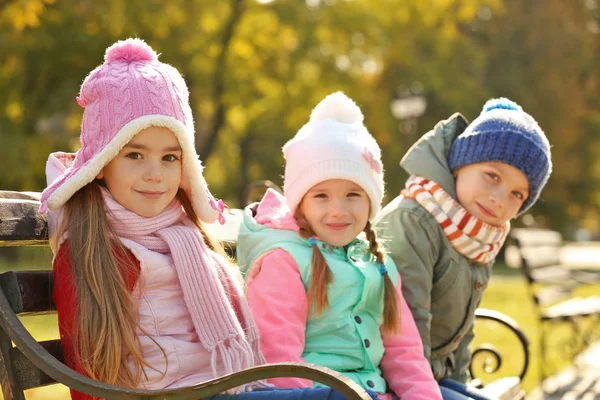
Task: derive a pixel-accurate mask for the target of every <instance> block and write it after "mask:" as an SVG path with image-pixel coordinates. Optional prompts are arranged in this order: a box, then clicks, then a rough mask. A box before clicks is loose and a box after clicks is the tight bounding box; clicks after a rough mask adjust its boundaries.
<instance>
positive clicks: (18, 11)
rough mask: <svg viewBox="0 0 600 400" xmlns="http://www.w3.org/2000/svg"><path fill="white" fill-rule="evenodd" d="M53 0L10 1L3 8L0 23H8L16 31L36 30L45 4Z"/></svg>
mask: <svg viewBox="0 0 600 400" xmlns="http://www.w3.org/2000/svg"><path fill="white" fill-rule="evenodd" d="M52 3H54V0H19V1H11V2H9V3H8V4H7V5H5V6H4V9H3V10H2V15H1V16H0V21H1V22H2V23H8V24H10V25H12V26H13V28H14V29H16V30H17V31H22V30H23V29H25V28H27V27H30V28H37V27H38V26H39V25H40V15H41V14H42V12H43V11H44V8H45V7H46V5H47V4H52Z"/></svg>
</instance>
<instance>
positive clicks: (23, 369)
mask: <svg viewBox="0 0 600 400" xmlns="http://www.w3.org/2000/svg"><path fill="white" fill-rule="evenodd" d="M39 343H40V344H41V345H42V347H43V348H44V349H45V350H46V351H48V352H49V353H50V354H51V355H52V356H53V357H54V358H56V359H57V360H58V361H60V362H62V363H64V355H63V349H62V344H61V342H60V339H55V340H47V341H44V342H39ZM10 353H11V358H12V360H13V366H14V368H15V376H16V378H17V381H18V382H19V387H20V388H21V389H22V390H27V389H31V388H35V387H40V386H47V385H52V384H54V383H56V381H55V380H54V379H52V378H51V377H49V376H48V375H46V374H45V373H44V372H42V371H41V370H40V369H39V368H38V367H36V366H35V364H33V363H32V362H31V361H30V360H29V359H28V358H27V357H26V356H25V355H24V354H23V352H22V351H21V350H20V349H19V348H17V347H13V348H12V349H10Z"/></svg>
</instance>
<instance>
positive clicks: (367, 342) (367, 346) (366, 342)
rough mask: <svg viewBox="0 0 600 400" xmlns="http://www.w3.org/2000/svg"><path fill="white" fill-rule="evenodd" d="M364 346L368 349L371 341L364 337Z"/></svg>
mask: <svg viewBox="0 0 600 400" xmlns="http://www.w3.org/2000/svg"><path fill="white" fill-rule="evenodd" d="M365 347H366V348H367V349H368V348H369V347H371V342H370V341H369V339H365Z"/></svg>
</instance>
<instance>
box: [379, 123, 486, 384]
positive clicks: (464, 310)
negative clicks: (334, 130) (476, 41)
mask: <svg viewBox="0 0 600 400" xmlns="http://www.w3.org/2000/svg"><path fill="white" fill-rule="evenodd" d="M466 127H467V121H466V120H465V119H464V118H463V117H462V116H461V115H460V114H454V115H452V116H451V117H450V118H449V119H447V120H444V121H441V122H439V123H438V124H437V125H436V126H435V128H434V129H433V130H432V131H430V132H428V133H427V134H426V135H424V136H423V137H422V138H421V139H420V140H419V141H418V142H417V143H416V144H415V145H414V146H413V147H412V148H411V149H410V150H409V151H408V153H407V154H406V155H405V156H404V158H403V159H402V161H401V163H400V165H402V167H403V168H404V169H405V170H406V171H407V172H408V173H409V174H411V175H412V174H415V175H420V176H423V177H425V178H426V179H430V180H433V181H435V182H437V183H439V184H440V185H441V186H442V187H443V188H444V190H445V191H446V192H448V194H450V195H451V196H452V197H453V198H454V199H455V200H456V199H457V196H456V189H455V181H454V177H453V176H452V173H451V171H450V169H449V167H448V163H447V156H448V153H449V151H450V147H451V146H452V143H453V142H454V139H455V138H456V137H457V136H458V135H459V134H460V133H462V132H463V131H464V130H465V128H466ZM375 228H376V230H377V232H378V234H379V236H380V237H381V238H383V240H384V241H385V243H386V249H387V250H388V252H389V254H390V255H391V257H392V258H393V259H394V261H395V262H396V265H397V268H398V271H399V272H400V276H401V277H402V282H403V284H402V293H403V295H404V298H405V299H406V301H407V303H408V305H409V307H410V309H411V311H412V314H413V317H414V318H415V322H416V323H417V328H418V329H419V333H420V334H421V339H422V341H423V346H424V350H425V356H426V357H427V358H428V359H429V362H430V364H431V367H432V370H433V375H434V377H435V378H436V379H438V380H439V379H442V378H447V377H449V378H452V379H455V380H458V381H461V382H465V381H466V380H467V378H468V366H469V363H470V360H471V351H470V348H469V345H470V343H471V341H472V339H473V323H474V319H475V310H476V309H477V307H479V304H480V303H481V299H482V297H483V292H484V290H485V289H486V287H487V285H488V282H489V279H490V274H491V270H492V265H493V263H488V264H480V263H476V262H473V261H471V260H469V259H467V258H466V257H464V256H462V255H461V254H459V253H458V252H457V251H456V250H454V248H452V246H451V245H450V242H449V241H448V239H447V238H446V235H445V234H444V232H443V231H442V228H441V227H440V225H439V224H438V223H437V221H436V220H435V219H434V218H433V216H432V215H431V214H430V213H429V212H427V210H425V209H424V208H423V207H421V205H419V203H417V202H416V201H414V200H412V199H407V198H404V197H403V196H398V197H396V198H395V199H394V200H393V201H392V202H391V203H389V204H388V205H387V206H386V207H385V208H384V209H383V210H382V211H381V212H380V214H379V215H378V216H377V218H376V220H375Z"/></svg>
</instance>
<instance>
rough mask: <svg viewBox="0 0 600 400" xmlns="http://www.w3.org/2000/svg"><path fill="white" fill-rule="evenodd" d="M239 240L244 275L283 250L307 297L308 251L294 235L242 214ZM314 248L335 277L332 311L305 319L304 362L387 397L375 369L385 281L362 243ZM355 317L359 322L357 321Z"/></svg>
mask: <svg viewBox="0 0 600 400" xmlns="http://www.w3.org/2000/svg"><path fill="white" fill-rule="evenodd" d="M244 214H245V215H244V220H243V223H242V226H241V228H240V234H239V239H238V263H239V266H240V270H241V271H242V273H244V274H247V273H248V270H249V269H250V268H251V266H252V265H254V262H255V261H256V260H257V259H258V258H259V257H260V256H261V255H263V254H266V253H268V252H270V251H272V250H274V249H283V250H285V251H286V252H287V253H288V254H290V255H291V256H292V257H293V259H294V261H295V262H296V264H297V266H298V270H299V272H300V276H301V279H302V283H303V285H304V288H305V290H306V291H308V286H309V282H310V276H311V259H312V246H311V245H310V244H309V243H308V241H307V240H306V239H303V238H301V237H300V236H299V235H298V233H297V232H294V231H291V230H281V229H271V228H267V227H265V226H263V225H260V224H258V223H257V222H256V221H255V220H254V219H253V218H252V216H251V211H250V209H249V208H247V209H246V210H245V213H244ZM317 243H318V247H319V249H320V250H321V252H322V253H323V255H324V256H325V260H326V262H327V264H328V265H329V268H330V270H331V272H332V274H333V283H332V284H330V285H329V287H328V290H327V295H328V298H329V299H336V301H330V308H329V309H327V310H325V311H323V312H322V313H321V314H320V315H319V316H316V315H315V313H309V317H308V320H307V321H306V333H305V344H304V352H303V354H302V358H303V359H304V360H305V361H306V362H309V363H314V364H318V365H323V366H326V367H329V368H332V369H334V370H337V371H340V372H341V373H342V374H344V375H346V376H348V377H349V378H351V379H353V380H354V381H355V382H357V383H359V384H361V386H363V387H366V388H369V389H372V390H374V391H376V392H379V393H384V392H385V391H386V382H385V380H384V378H383V377H382V374H381V370H380V369H379V364H380V362H381V359H382V357H383V354H384V347H383V340H382V337H381V333H380V331H379V328H380V326H381V325H382V324H383V293H384V290H383V278H382V276H381V273H380V271H379V265H378V264H377V262H376V259H375V257H374V256H373V255H372V254H371V252H370V251H369V243H368V242H367V241H366V240H362V239H355V240H354V241H352V242H351V243H350V244H349V245H348V246H346V247H331V246H329V245H327V244H325V243H324V242H321V241H318V242H317ZM387 268H388V271H389V275H390V278H392V281H393V283H394V285H397V279H398V272H397V270H396V267H395V265H394V263H393V261H392V260H389V259H388V262H387ZM356 317H358V318H359V319H358V321H360V322H358V323H357V319H356Z"/></svg>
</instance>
